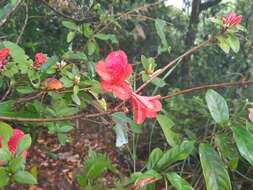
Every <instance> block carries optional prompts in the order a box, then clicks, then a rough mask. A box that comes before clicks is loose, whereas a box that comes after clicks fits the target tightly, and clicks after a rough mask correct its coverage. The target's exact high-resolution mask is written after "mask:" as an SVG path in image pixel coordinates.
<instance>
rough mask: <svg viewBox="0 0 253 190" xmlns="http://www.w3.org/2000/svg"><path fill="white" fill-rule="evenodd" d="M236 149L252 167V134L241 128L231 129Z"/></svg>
mask: <svg viewBox="0 0 253 190" xmlns="http://www.w3.org/2000/svg"><path fill="white" fill-rule="evenodd" d="M232 130H233V134H234V139H235V142H236V145H237V148H238V150H239V152H240V154H241V155H242V157H244V158H245V159H246V160H247V161H248V162H249V163H250V164H251V166H252V167H253V134H252V133H251V132H250V131H248V130H247V129H246V128H243V127H236V128H232Z"/></svg>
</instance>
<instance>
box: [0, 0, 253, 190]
mask: <svg viewBox="0 0 253 190" xmlns="http://www.w3.org/2000/svg"><path fill="white" fill-rule="evenodd" d="M14 4H15V3H14ZM102 5H103V3H101V4H100V3H96V4H92V5H91V7H89V9H91V10H92V11H93V12H94V13H96V14H99V15H100V18H99V19H100V20H101V23H100V25H99V26H93V25H92V24H91V23H82V22H79V21H76V20H75V18H71V19H68V20H65V19H64V20H63V21H62V22H61V25H62V27H64V28H65V29H66V30H67V32H66V35H65V38H66V39H65V40H66V43H67V45H68V48H65V49H61V51H58V50H57V54H54V55H53V54H52V55H50V54H47V53H46V52H47V51H46V50H45V51H35V52H34V53H32V54H31V52H27V51H26V50H27V47H26V48H24V47H22V46H21V45H19V43H18V42H13V41H8V40H3V41H1V43H0V90H1V91H0V95H1V96H0V120H1V122H0V188H2V187H6V186H8V185H9V184H11V183H14V182H15V183H20V184H37V183H39V181H37V179H36V174H35V173H34V172H33V171H29V170H28V169H27V168H26V159H27V158H29V147H30V145H31V143H32V139H31V137H30V135H28V134H27V135H25V132H27V133H31V134H33V135H34V134H35V135H34V136H36V133H39V132H40V131H42V130H45V129H46V131H47V132H48V133H49V134H52V135H55V136H57V139H58V141H59V144H61V145H62V146H64V145H65V144H66V143H72V141H71V137H70V133H71V131H72V130H74V128H75V122H74V121H76V120H79V119H82V120H87V121H90V122H94V123H99V125H101V127H105V128H106V129H107V130H111V129H113V131H114V134H115V145H112V146H115V147H117V148H118V149H119V151H122V152H124V153H126V154H127V155H128V158H129V160H130V161H129V162H130V163H131V167H132V170H130V171H129V173H128V175H127V176H124V177H122V175H121V174H120V166H118V167H116V166H115V165H114V164H113V163H112V161H111V160H110V159H109V158H108V157H107V156H106V155H102V154H100V153H96V152H94V151H90V152H89V155H88V156H87V157H86V158H84V165H83V169H82V171H81V172H80V174H79V175H78V176H77V178H76V179H77V181H78V183H79V184H80V186H81V187H82V188H83V189H106V188H107V187H106V186H105V185H104V182H103V180H102V179H101V177H102V174H103V173H104V172H105V171H109V172H111V173H112V175H113V176H114V177H115V182H113V187H112V188H114V189H115V190H117V189H118V190H124V189H136V190H138V189H158V188H166V189H168V188H169V186H170V187H174V188H176V189H178V190H183V189H196V188H197V187H198V185H199V184H200V183H201V182H200V181H202V184H203V183H205V188H206V189H208V190H216V189H217V190H221V189H224V190H229V189H233V188H234V189H236V188H238V184H237V183H236V182H233V179H234V178H236V177H237V176H236V175H240V176H244V177H245V175H247V174H241V172H239V170H240V169H241V168H242V167H243V166H247V167H252V164H253V156H252V151H253V150H252V147H253V144H252V137H253V132H252V126H253V125H252V124H251V122H252V120H253V116H252V108H250V107H251V104H252V103H251V102H250V101H249V100H248V99H247V97H245V98H241V99H240V101H241V102H240V104H239V103H238V102H235V101H233V100H232V99H230V98H229V97H225V96H224V97H223V96H222V95H221V94H222V93H219V92H218V91H216V90H214V89H216V88H223V89H226V88H229V87H236V88H241V87H247V86H250V85H252V84H253V81H252V80H246V79H243V80H238V81H232V80H231V81H232V82H231V81H230V82H223V81H221V82H220V83H215V84H208V85H206V84H203V85H199V86H194V87H189V88H187V89H183V90H180V89H169V88H170V87H169V85H168V84H167V78H168V77H171V76H175V77H174V78H176V75H173V74H174V73H173V71H174V70H175V69H176V68H177V66H178V65H179V64H181V61H182V62H187V60H188V59H189V57H190V56H191V55H193V54H195V53H197V52H202V51H208V50H209V49H210V48H214V49H215V51H216V52H218V51H222V52H224V54H222V55H223V57H226V56H228V55H229V53H231V54H233V53H238V52H239V51H240V39H241V36H242V35H245V34H246V33H247V31H246V29H245V28H244V27H243V26H242V25H241V23H242V21H243V16H241V15H237V14H236V13H234V12H232V13H229V14H228V15H227V16H216V17H213V18H209V21H210V23H212V27H213V28H215V30H214V31H217V32H213V31H209V33H208V34H209V35H208V36H206V39H205V40H203V41H202V42H199V43H198V44H197V45H196V46H194V47H191V48H189V49H188V50H186V51H185V52H183V53H182V54H180V55H179V56H176V57H175V58H174V59H172V60H171V61H170V62H169V63H167V64H164V65H161V64H159V63H158V61H159V60H158V59H157V58H158V57H159V56H165V55H168V54H169V53H170V52H171V51H173V48H174V47H173V46H172V47H170V46H169V45H168V41H167V39H166V33H165V26H166V22H165V21H164V20H162V19H154V20H152V19H151V20H152V21H154V28H155V33H156V36H157V38H158V40H157V41H158V42H159V45H158V47H157V49H156V50H155V53H156V56H149V55H148V56H147V55H141V56H138V57H136V62H135V63H131V60H132V59H130V57H131V55H128V53H127V50H125V49H124V47H121V45H120V43H119V37H118V36H117V35H116V34H114V33H113V31H110V33H106V32H105V31H104V28H106V27H107V25H111V26H112V27H114V28H117V27H119V28H120V27H121V25H123V24H122V23H120V22H118V20H117V19H118V18H120V17H121V16H122V15H117V17H110V16H109V15H107V14H106V11H105V12H104V10H103V8H101V6H102ZM10 6H13V2H12V5H10ZM6 9H8V7H6ZM99 27H101V28H99ZM115 30H116V29H115ZM136 30H137V31H138V32H137V37H138V35H139V37H141V38H145V34H144V33H143V31H142V28H141V27H140V26H139V27H138V28H136ZM135 37H136V36H135ZM76 41H78V42H79V41H81V42H83V43H81V44H79V43H76ZM57 43H58V42H57ZM26 45H27V44H26ZM107 46H109V47H110V48H108V47H107ZM147 48H148V47H147ZM34 49H36V48H34ZM109 49H110V50H109ZM123 49H124V50H123ZM175 49H176V47H175ZM231 50H232V51H233V52H231ZM233 55H235V54H233ZM183 64H185V63H183ZM201 90H202V91H206V93H205V95H204V96H201V95H200V96H194V97H192V98H190V99H186V98H184V96H183V95H184V94H187V93H192V92H196V91H201ZM248 108H249V116H248V117H249V118H247V113H246V112H247V109H248ZM11 126H12V127H11ZM180 126H189V127H180ZM194 126H198V127H194ZM199 126H203V127H199ZM34 129H35V130H34ZM23 131H25V132H23ZM156 131H158V132H159V136H158V137H159V138H161V137H162V143H158V141H155V142H154V143H153V144H152V142H153V141H154V140H153V141H152V139H153V138H155V135H156V134H155V133H156ZM145 136H146V137H148V138H149V137H150V139H149V142H148V143H149V145H148V146H149V147H148V148H147V149H149V150H148V151H147V152H148V154H147V155H146V157H145V158H142V159H143V160H144V161H145V163H143V164H142V165H141V167H137V162H138V157H141V156H142V155H140V154H139V153H138V152H139V149H141V144H142V142H141V140H140V139H141V138H144V137H145ZM30 159H33V158H30ZM250 171H252V170H250ZM200 174H201V175H200ZM246 178H248V177H247V176H246ZM201 187H203V186H201ZM203 188H204V187H203Z"/></svg>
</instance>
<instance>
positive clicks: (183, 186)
mask: <svg viewBox="0 0 253 190" xmlns="http://www.w3.org/2000/svg"><path fill="white" fill-rule="evenodd" d="M166 177H167V179H168V180H169V182H170V183H171V185H172V186H173V187H175V188H176V189H177V190H193V187H192V186H191V185H190V184H189V183H188V182H187V181H186V180H185V179H184V178H182V177H181V176H179V175H178V174H177V173H175V172H169V173H167V174H166Z"/></svg>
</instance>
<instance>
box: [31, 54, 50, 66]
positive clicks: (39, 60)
mask: <svg viewBox="0 0 253 190" xmlns="http://www.w3.org/2000/svg"><path fill="white" fill-rule="evenodd" d="M46 61H47V56H46V55H44V54H43V53H36V55H35V62H34V63H33V67H34V68H36V69H39V68H40V67H41V65H43V64H44V63H46Z"/></svg>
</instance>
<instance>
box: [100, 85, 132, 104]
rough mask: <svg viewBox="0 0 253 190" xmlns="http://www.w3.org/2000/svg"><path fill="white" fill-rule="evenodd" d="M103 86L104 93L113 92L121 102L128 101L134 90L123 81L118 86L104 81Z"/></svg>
mask: <svg viewBox="0 0 253 190" xmlns="http://www.w3.org/2000/svg"><path fill="white" fill-rule="evenodd" d="M101 86H102V88H103V90H104V91H107V92H112V93H113V94H114V95H115V96H116V97H117V98H119V99H121V100H128V99H129V98H130V97H131V94H132V88H131V87H130V85H129V83H128V82H126V81H123V82H121V83H118V84H113V83H109V82H107V81H102V82H101Z"/></svg>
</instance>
